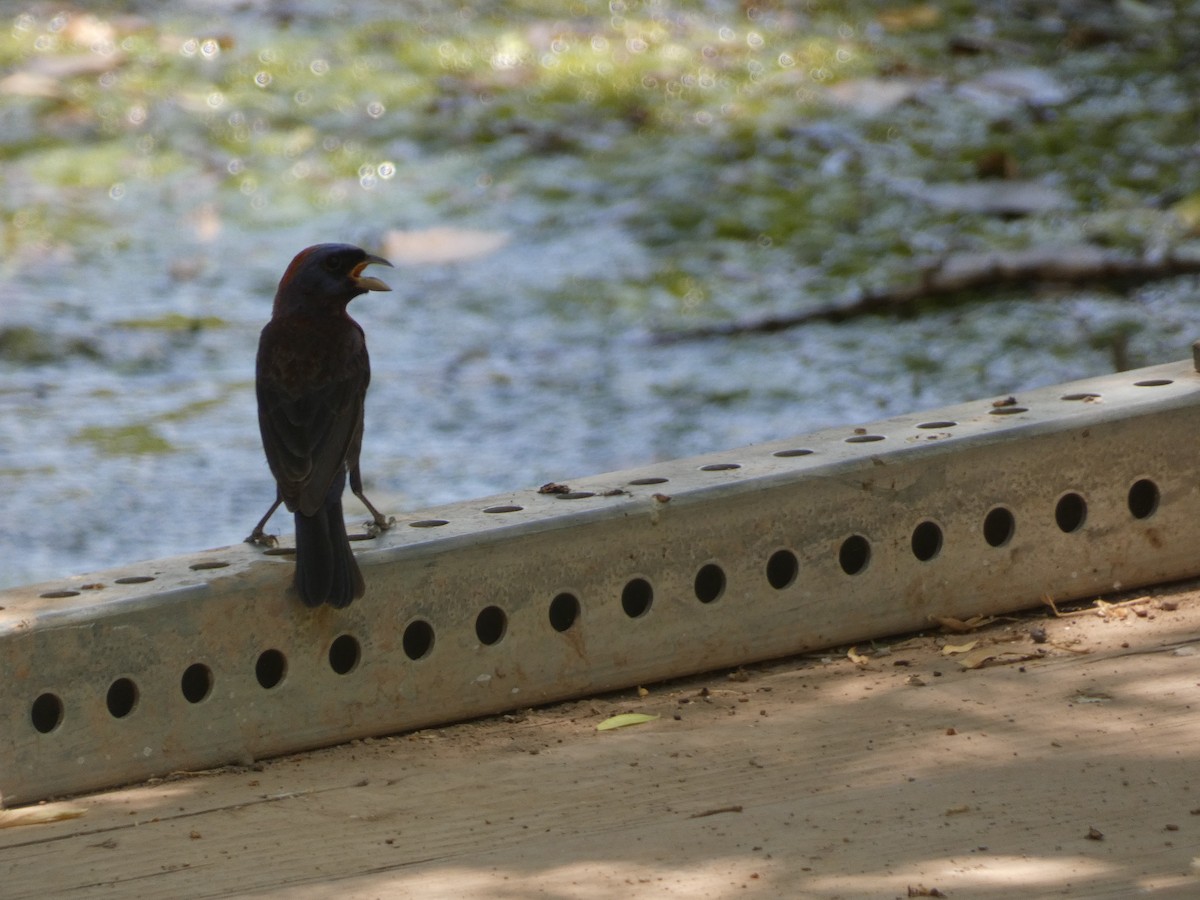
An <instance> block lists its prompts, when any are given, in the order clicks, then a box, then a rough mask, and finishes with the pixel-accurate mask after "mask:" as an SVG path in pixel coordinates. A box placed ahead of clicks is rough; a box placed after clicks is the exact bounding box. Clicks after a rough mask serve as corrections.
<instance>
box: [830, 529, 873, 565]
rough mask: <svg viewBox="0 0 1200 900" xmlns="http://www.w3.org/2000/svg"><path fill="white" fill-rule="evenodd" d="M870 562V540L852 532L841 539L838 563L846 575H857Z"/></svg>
mask: <svg viewBox="0 0 1200 900" xmlns="http://www.w3.org/2000/svg"><path fill="white" fill-rule="evenodd" d="M870 562H871V542H870V541H868V540H867V539H866V538H865V537H863V536H862V535H861V534H852V535H850V537H848V538H846V539H845V540H844V541H842V546H841V548H839V550H838V563H839V564H840V565H841V567H842V571H843V572H845V573H846V574H847V575H858V574H859V573H861V572H863V571H864V570H865V569H866V568H867V565H868V564H869V563H870Z"/></svg>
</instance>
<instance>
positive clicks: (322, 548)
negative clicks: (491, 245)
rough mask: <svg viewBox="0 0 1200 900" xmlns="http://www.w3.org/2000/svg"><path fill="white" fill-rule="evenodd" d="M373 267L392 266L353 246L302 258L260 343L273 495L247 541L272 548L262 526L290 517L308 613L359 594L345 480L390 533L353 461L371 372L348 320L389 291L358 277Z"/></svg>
mask: <svg viewBox="0 0 1200 900" xmlns="http://www.w3.org/2000/svg"><path fill="white" fill-rule="evenodd" d="M373 264H377V265H384V266H390V265H391V263H389V262H388V261H387V260H385V259H382V258H380V257H378V256H372V255H371V254H369V253H367V252H366V251H365V250H362V249H360V248H358V247H355V246H352V245H350V244H317V245H316V246H313V247H309V248H308V249H306V250H302V251H301V252H300V253H299V254H297V256H296V258H295V259H293V260H292V263H291V265H289V266H288V268H287V271H286V272H284V273H283V278H282V279H280V281H279V288H278V290H277V291H276V292H275V306H274V309H273V310H272V312H271V321H270V322H268V323H267V325H266V327H265V328H263V330H262V336H261V337H260V338H259V342H258V364H257V369H256V389H257V394H258V425H259V430H260V431H261V432H262V442H263V449H264V450H265V451H266V455H267V463H268V464H269V465H270V467H271V474H273V475H274V476H275V483H276V486H277V492H276V497H275V503H274V505H272V507H271V508H270V509H269V510H268V511H267V514H266V515H265V516H263V518H262V520H261V521H260V522H259V523H258V525H257V526H255V528H254V531H253V532H252V533H251V534H250V536H249V537H248V538H246V540H247V541H249V542H252V543H268V542H271V540H272V539H270V538H267V537H266V536H265V535H264V534H263V527H264V526H265V525H266V523H267V520H268V519H269V518H270V517H271V514H272V513H273V512H275V510H276V509H277V508H278V507H279V504H280V503H281V502H282V503H284V504H286V505H287V508H288V509H289V510H290V511H292V512H293V513H295V520H296V581H295V584H296V590H297V591H298V592H299V594H300V599H301V600H303V601H304V603H305V604H306V605H308V606H320V605H321V604H322V603H328V604H330V605H331V606H336V607H343V606H348V605H349V604H350V603H351V602H353V601H354V600H355V598H357V597H361V596H362V595H363V592H364V591H365V585H364V584H363V577H362V573H361V572H360V571H359V569H358V564H357V563H356V562H355V561H354V554H353V552H352V551H351V550H350V539H349V538H348V537H347V535H346V523H345V519H344V518H343V516H342V491H343V489H344V488H345V486H346V475H347V473H349V475H350V489H351V490H352V491H353V492H354V494H355V495H356V496H357V497H358V498H359V499H360V500H362V502H363V503H364V504H366V507H367V509H369V510H370V511H371V514H372V516H373V517H374V520H375V525H376V526H377V527H378V528H380V529H386V528H387V527H388V525H389V522H388V520H386V519H385V518H384V517H383V516H382V515H381V514H380V513H379V512H378V511H377V510H376V509H375V507H374V506H372V505H371V503H370V502H369V501H368V500H367V498H366V497H365V496H364V495H363V490H362V477H361V475H360V474H359V470H358V455H359V451H360V449H361V447H362V436H363V401H364V399H365V398H366V394H367V385H368V384H369V383H370V380H371V364H370V360H369V358H368V356H367V344H366V340H365V338H364V337H363V330H362V328H361V327H360V326H359V324H358V323H357V322H355V321H354V320H353V319H351V318H350V316H349V315H347V313H346V306H347V304H349V302H350V301H351V300H353V299H354V298H355V297H357V296H358V295H360V294H365V293H366V292H367V291H387V290H391V288H389V287H388V286H387V285H386V284H384V283H383V282H382V281H380V280H379V279H378V278H372V277H369V276H365V275H363V274H362V270H363V269H364V268H366V267H367V266H369V265H373Z"/></svg>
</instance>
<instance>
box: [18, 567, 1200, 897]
mask: <svg viewBox="0 0 1200 900" xmlns="http://www.w3.org/2000/svg"><path fill="white" fill-rule="evenodd" d="M1106 599H1107V600H1108V601H1110V603H1112V604H1114V605H1107V604H1104V603H1103V602H1101V603H1099V604H1097V603H1088V604H1074V605H1072V606H1071V607H1069V608H1066V609H1064V610H1062V611H1061V612H1064V613H1065V614H1064V615H1061V616H1058V617H1056V616H1055V615H1054V614H1053V613H1051V612H1050V611H1049V610H1040V611H1035V612H1032V613H1029V614H1027V615H1023V616H1019V617H1006V618H1002V619H999V620H997V621H995V622H992V623H990V624H984V625H982V626H981V627H976V628H972V629H970V630H966V631H962V632H958V631H955V630H953V629H951V630H946V629H938V630H935V631H931V632H929V633H927V634H923V635H917V636H911V635H910V636H906V637H899V638H896V639H894V640H889V641H880V642H876V643H875V644H874V645H859V646H858V647H856V648H841V649H839V650H836V651H830V652H829V653H828V654H816V655H809V656H804V657H796V658H791V659H787V660H781V661H778V662H775V663H771V664H765V665H757V666H754V667H751V668H747V669H745V670H738V671H735V672H728V671H724V672H718V673H714V674H712V675H709V676H705V677H700V678H692V679H687V680H684V681H678V682H672V683H668V684H660V685H647V686H646V688H645V689H644V690H640V691H636V692H635V691H627V692H622V693H620V694H614V695H609V696H604V697H598V698H595V699H588V700H583V701H577V702H571V703H563V704H558V705H554V706H550V707H545V708H540V709H534V710H529V711H526V712H523V713H521V714H518V715H509V716H503V717H497V718H491V719H486V720H480V721H475V722H469V723H465V724H461V725H456V726H453V727H448V728H441V729H436V730H429V731H422V732H417V733H414V734H407V735H401V736H396V737H391V738H384V739H379V740H368V741H362V742H355V743H354V744H351V745H347V746H343V747H338V748H334V749H330V750H325V751H320V752H314V753H305V754H300V755H296V756H290V757H285V758H281V759H276V760H270V761H265V762H263V763H261V764H258V765H255V766H253V767H250V768H240V769H224V770H219V771H214V772H206V773H186V774H181V775H179V776H177V777H173V778H169V779H164V780H160V781H158V782H156V783H152V784H148V785H143V786H139V787H133V788H127V789H124V790H117V791H111V792H106V793H101V794H95V795H90V796H87V797H82V798H76V799H74V800H68V801H63V802H59V803H51V804H43V805H41V806H36V807H28V808H25V809H18V810H13V811H9V812H4V813H0V825H9V826H12V827H7V828H0V896H3V897H5V898H8V900H17V898H26V897H37V898H44V897H60V896H62V897H131V896H136V897H139V898H157V897H163V898H179V897H233V896H240V897H266V896H287V897H297V898H331V897H337V898H374V897H410V896H411V897H422V898H442V897H445V898H522V897H551V898H610V897H659V896H668V897H685V898H700V897H709V898H723V897H788V898H808V897H814V898H816V897H819V898H859V897H862V898H892V897H911V896H934V897H936V896H943V895H944V896H947V897H963V898H967V897H969V898H1006V900H1007V898H1013V897H1051V896H1070V897H1114V898H1116V897H1121V898H1126V897H1133V896H1140V895H1148V896H1154V897H1200V582H1191V583H1188V584H1183V585H1176V586H1171V587H1163V588H1156V589H1153V590H1150V591H1142V592H1136V593H1133V594H1126V595H1122V596H1118V597H1111V598H1106ZM950 624H951V626H953V625H954V624H955V623H950ZM627 712H638V713H648V714H651V715H657V716H658V718H657V719H653V720H651V721H648V722H645V723H643V724H638V725H632V726H628V727H622V728H616V729H613V730H608V731H598V730H597V728H596V726H597V725H598V724H600V723H601V722H603V721H605V720H606V719H607V718H609V717H610V716H613V715H616V714H619V713H627ZM57 815H72V816H74V817H73V818H69V819H63V820H60V821H53V822H41V823H39V824H32V823H31V819H47V818H53V817H54V816H57ZM22 823H24V824H22Z"/></svg>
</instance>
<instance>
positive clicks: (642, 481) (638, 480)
mask: <svg viewBox="0 0 1200 900" xmlns="http://www.w3.org/2000/svg"><path fill="white" fill-rule="evenodd" d="M670 480H671V479H669V478H658V477H654V478H635V479H633V481H631V482H629V483H630V484H637V485H642V484H666V483H667V482H668V481H670Z"/></svg>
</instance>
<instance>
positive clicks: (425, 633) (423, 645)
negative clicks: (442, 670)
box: [401, 619, 433, 660]
mask: <svg viewBox="0 0 1200 900" xmlns="http://www.w3.org/2000/svg"><path fill="white" fill-rule="evenodd" d="M401 643H402V644H403V645H404V655H405V656H407V657H408V658H409V659H411V660H418V659H424V658H425V657H427V656H428V655H429V654H430V652H431V651H432V650H433V626H432V625H430V624H429V623H428V622H426V621H425V620H424V619H416V620H415V621H413V622H410V623H409V625H408V627H407V628H405V629H404V638H403V639H402V641H401Z"/></svg>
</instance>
